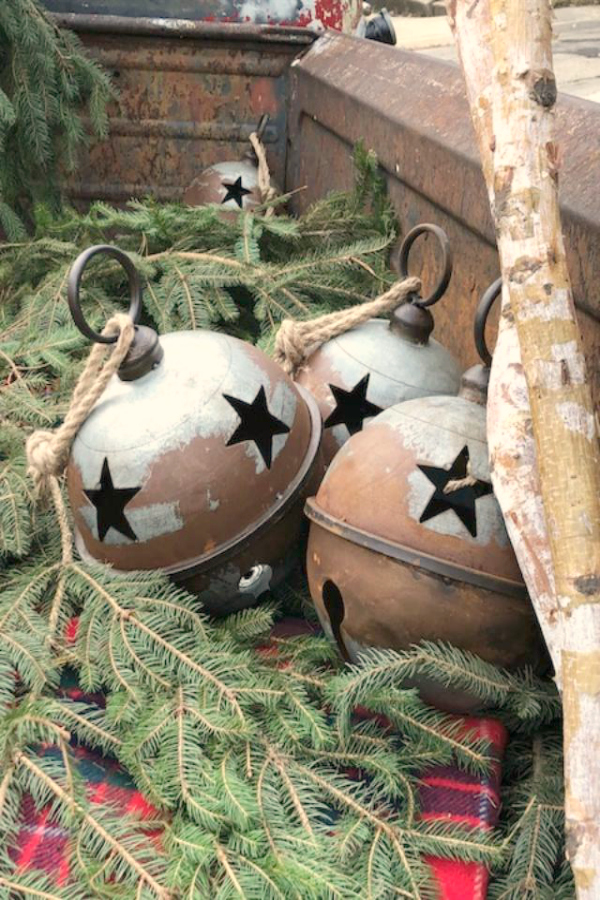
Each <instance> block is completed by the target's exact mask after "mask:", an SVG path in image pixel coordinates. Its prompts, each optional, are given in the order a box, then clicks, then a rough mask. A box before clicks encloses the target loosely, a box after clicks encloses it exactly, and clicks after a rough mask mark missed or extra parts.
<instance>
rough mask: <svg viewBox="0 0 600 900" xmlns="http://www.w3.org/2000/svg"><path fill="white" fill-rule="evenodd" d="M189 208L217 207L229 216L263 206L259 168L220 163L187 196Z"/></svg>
mask: <svg viewBox="0 0 600 900" xmlns="http://www.w3.org/2000/svg"><path fill="white" fill-rule="evenodd" d="M183 202H184V203H186V204H187V205H188V206H205V205H207V204H208V203H217V204H219V205H220V206H222V208H223V210H224V211H226V212H239V211H240V210H242V209H243V210H250V209H254V208H255V207H257V206H260V204H261V202H262V200H261V196H260V191H259V188H258V166H257V165H256V163H255V162H254V161H253V160H250V159H242V160H232V161H231V162H222V163H216V164H215V165H214V166H209V167H208V168H207V169H204V171H203V172H201V173H200V175H198V177H197V178H195V179H194V180H193V181H192V183H191V184H190V186H189V187H188V188H187V190H186V191H185V193H184V195H183Z"/></svg>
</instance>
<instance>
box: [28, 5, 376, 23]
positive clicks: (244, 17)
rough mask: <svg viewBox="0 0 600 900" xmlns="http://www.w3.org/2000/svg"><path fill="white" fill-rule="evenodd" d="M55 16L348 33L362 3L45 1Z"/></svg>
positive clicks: (358, 14)
mask: <svg viewBox="0 0 600 900" xmlns="http://www.w3.org/2000/svg"><path fill="white" fill-rule="evenodd" d="M44 3H45V6H47V7H48V9H50V10H52V11H53V12H58V13H83V14H85V15H112V16H131V17H142V16H144V17H148V18H152V19H156V18H175V19H189V20H192V21H204V22H236V23H251V24H254V25H266V24H277V25H297V26H303V27H306V26H307V25H310V24H311V23H313V22H320V23H321V24H322V25H324V26H325V27H326V28H335V29H336V30H338V31H351V30H353V29H354V28H355V27H356V24H357V22H358V20H359V18H360V13H361V7H362V0H44Z"/></svg>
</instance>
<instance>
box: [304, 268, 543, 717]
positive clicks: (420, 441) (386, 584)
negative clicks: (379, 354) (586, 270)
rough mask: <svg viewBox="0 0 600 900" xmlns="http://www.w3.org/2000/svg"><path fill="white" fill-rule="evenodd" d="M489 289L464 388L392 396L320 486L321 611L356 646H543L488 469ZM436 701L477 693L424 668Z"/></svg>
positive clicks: (489, 650) (312, 540) (530, 654)
mask: <svg viewBox="0 0 600 900" xmlns="http://www.w3.org/2000/svg"><path fill="white" fill-rule="evenodd" d="M500 290H501V284H500V281H498V282H495V283H494V285H492V287H491V288H490V289H489V290H488V291H487V292H486V294H485V295H484V296H483V298H482V300H481V303H480V307H479V310H478V315H477V317H476V343H477V347H478V350H479V353H480V355H481V357H482V360H483V365H476V366H474V367H473V368H471V369H469V370H468V371H467V372H465V374H464V375H463V378H462V382H461V388H460V391H459V394H458V396H457V397H448V396H435V397H422V398H420V399H417V400H409V401H407V402H405V403H399V404H397V405H396V406H392V407H391V408H390V409H388V410H386V412H383V413H381V414H380V415H379V416H377V418H375V419H373V421H372V422H371V424H370V425H368V426H367V427H366V428H365V430H364V431H362V432H360V433H359V434H356V435H354V437H352V438H351V439H350V440H349V441H348V442H347V443H346V444H345V445H344V447H343V448H342V449H341V450H340V452H339V453H338V455H337V456H336V458H335V460H334V461H333V463H332V464H331V466H330V467H329V469H328V472H327V474H326V476H325V478H324V480H323V482H322V484H321V487H320V489H319V492H318V494H317V496H316V498H312V499H309V500H308V501H307V506H306V512H307V515H308V517H309V519H310V520H311V528H310V534H309V543H308V552H307V567H308V580H309V586H310V593H311V596H312V599H313V601H314V604H315V606H316V609H317V612H318V614H319V618H320V620H321V623H322V625H323V627H324V629H325V631H326V632H327V634H328V635H329V636H330V637H331V638H332V639H334V640H335V641H336V642H337V644H338V646H339V649H340V651H341V653H342V654H343V656H344V657H345V658H346V659H349V660H351V661H353V662H357V661H359V659H360V656H361V653H362V652H363V650H364V649H365V648H369V647H387V648H393V649H396V650H405V649H408V648H409V647H411V646H412V645H414V644H417V643H418V642H420V641H422V640H428V641H445V642H449V643H451V644H453V645H455V646H456V647H459V648H461V649H463V650H468V651H471V652H473V653H475V654H478V655H479V656H480V657H482V658H483V659H484V660H487V661H488V662H491V663H493V664H495V665H499V666H505V667H508V668H513V667H517V666H521V665H524V664H533V665H536V664H539V663H540V661H541V660H542V659H543V658H544V655H543V645H542V642H541V640H540V635H539V632H538V627H537V623H536V619H535V616H534V613H533V610H532V607H531V604H530V601H529V598H528V595H527V591H526V589H525V585H524V583H523V579H522V576H521V573H520V571H519V567H518V564H517V560H516V558H515V555H514V553H513V550H512V547H511V545H510V542H509V539H508V535H507V532H506V529H505V526H504V520H503V518H502V512H501V510H500V507H499V505H498V502H497V501H496V499H495V497H494V494H493V491H492V484H491V478H490V468H489V463H488V447H487V442H486V397H487V384H488V379H489V371H490V370H489V365H490V362H491V357H490V355H489V353H488V351H487V348H486V346H485V341H484V337H483V330H484V325H485V319H486V317H487V314H488V311H489V309H490V307H491V304H492V302H493V300H494V298H495V297H496V296H497V295H498V293H499V292H500ZM418 686H419V687H420V689H421V693H422V695H423V697H424V699H426V700H427V701H429V702H431V703H434V704H436V705H438V706H439V707H441V708H443V709H449V710H451V711H455V712H463V711H467V710H469V709H470V708H472V707H473V705H474V704H475V701H474V699H473V698H472V697H470V696H469V695H468V694H467V693H457V692H452V691H450V690H448V689H446V688H445V687H444V686H442V685H441V684H437V683H434V682H429V683H425V682H424V681H421V682H419V684H418Z"/></svg>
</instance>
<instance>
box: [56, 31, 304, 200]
mask: <svg viewBox="0 0 600 900" xmlns="http://www.w3.org/2000/svg"><path fill="white" fill-rule="evenodd" d="M56 20H57V21H58V22H59V23H60V24H64V25H67V26H69V27H72V28H74V30H75V31H77V32H78V34H79V37H80V38H81V40H82V41H83V43H84V45H85V46H86V47H87V48H88V50H89V51H90V53H91V54H92V55H93V56H94V57H95V58H96V59H98V60H99V62H101V63H102V65H103V66H104V67H105V68H106V69H108V71H109V72H110V73H111V74H112V76H113V78H114V82H115V84H116V86H117V88H118V91H119V101H118V104H117V105H116V106H115V108H114V110H113V111H112V115H111V120H110V136H109V139H108V140H107V141H103V142H101V143H96V144H95V145H94V146H92V148H91V152H90V153H89V156H88V158H87V159H86V160H85V161H84V163H83V165H82V166H81V168H80V169H79V171H78V173H77V177H76V179H75V180H73V181H72V182H71V183H70V192H71V194H72V196H73V197H74V199H75V200H78V201H88V200H93V199H99V198H102V199H105V200H108V201H110V202H113V203H122V202H124V201H126V200H129V199H130V198H131V197H143V196H147V195H150V194H151V195H153V196H155V197H158V198H159V199H160V200H179V199H181V196H182V193H183V191H184V189H185V188H186V187H187V186H188V185H189V184H190V182H191V181H192V180H193V179H194V178H195V177H196V175H198V174H199V173H200V172H201V171H202V169H203V168H205V167H206V166H209V165H211V164H212V163H215V162H222V161H223V160H226V159H236V158H238V157H240V156H241V155H242V154H243V153H244V152H245V151H246V150H248V148H249V144H248V136H249V135H250V133H251V132H252V131H253V130H255V129H256V125H257V123H258V120H259V118H260V116H261V115H262V114H263V113H265V112H266V113H269V115H270V117H271V119H270V124H269V126H268V128H267V131H266V133H265V135H264V141H265V143H266V145H267V150H268V155H269V162H270V165H271V167H272V173H273V176H274V178H275V180H276V181H277V182H278V183H279V184H283V181H284V179H285V157H286V144H285V142H286V105H287V96H288V76H289V67H290V63H291V62H292V60H293V59H294V57H295V56H296V55H297V53H298V52H299V51H300V50H302V49H305V48H306V47H308V46H310V44H311V43H312V42H313V40H314V35H313V34H311V32H310V31H306V29H302V28H283V27H280V26H268V25H227V24H223V25H221V24H213V23H206V22H191V21H183V20H178V19H165V20H152V19H147V18H144V19H136V18H125V17H120V16H93V15H89V16H88V15H85V16H84V15H61V16H56Z"/></svg>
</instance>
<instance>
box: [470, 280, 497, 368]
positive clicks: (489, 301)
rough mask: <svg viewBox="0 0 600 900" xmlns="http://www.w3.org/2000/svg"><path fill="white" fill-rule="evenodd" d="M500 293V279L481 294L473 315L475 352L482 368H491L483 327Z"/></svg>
mask: <svg viewBox="0 0 600 900" xmlns="http://www.w3.org/2000/svg"><path fill="white" fill-rule="evenodd" d="M501 293H502V279H501V278H497V279H496V281H494V282H493V283H492V284H490V286H489V288H488V289H487V291H485V293H484V294H483V296H482V298H481V300H480V301H479V305H478V306H477V311H476V313H475V323H474V332H475V346H476V347H477V352H478V353H479V356H480V357H481V362H482V363H483V364H484V366H491V364H492V354H491V353H490V351H489V350H488V345H487V344H486V342H485V325H486V322H487V318H488V316H489V314H490V309H491V308H492V306H493V305H494V301H495V300H496V299H497V298H498V297H499V296H500V294H501Z"/></svg>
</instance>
